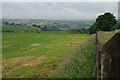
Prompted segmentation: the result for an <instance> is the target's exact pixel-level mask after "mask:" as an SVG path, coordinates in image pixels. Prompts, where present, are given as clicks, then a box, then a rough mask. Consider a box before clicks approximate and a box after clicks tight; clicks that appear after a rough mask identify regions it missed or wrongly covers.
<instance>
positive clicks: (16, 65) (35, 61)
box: [2, 32, 89, 78]
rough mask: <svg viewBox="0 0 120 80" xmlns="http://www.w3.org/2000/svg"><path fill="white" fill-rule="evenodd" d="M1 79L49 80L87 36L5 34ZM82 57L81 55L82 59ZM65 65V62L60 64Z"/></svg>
mask: <svg viewBox="0 0 120 80" xmlns="http://www.w3.org/2000/svg"><path fill="white" fill-rule="evenodd" d="M2 37H3V38H2V40H3V41H2V50H3V52H2V58H3V60H2V63H3V69H2V72H3V77H6V78H10V77H11V78H18V77H19V78H30V77H39V78H46V77H51V74H54V73H56V72H57V71H58V68H59V69H61V67H60V66H61V65H62V66H64V65H65V64H66V63H67V61H64V58H66V56H67V58H70V57H71V55H73V54H74V53H76V48H77V47H79V46H80V45H81V44H83V42H84V41H85V40H86V39H88V37H89V35H88V34H70V33H65V32H64V33H63V32H41V33H33V32H31V33H12V32H9V33H6V32H3V36H2ZM81 57H82V56H81ZM61 62H65V63H61Z"/></svg>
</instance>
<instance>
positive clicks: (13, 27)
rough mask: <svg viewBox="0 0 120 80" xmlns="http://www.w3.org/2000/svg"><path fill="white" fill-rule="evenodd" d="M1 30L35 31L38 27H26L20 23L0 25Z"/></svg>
mask: <svg viewBox="0 0 120 80" xmlns="http://www.w3.org/2000/svg"><path fill="white" fill-rule="evenodd" d="M0 27H2V31H3V32H37V31H38V29H37V28H35V27H27V26H21V25H2V26H0Z"/></svg>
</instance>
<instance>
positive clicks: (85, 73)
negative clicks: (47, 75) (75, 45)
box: [51, 38, 94, 78]
mask: <svg viewBox="0 0 120 80" xmlns="http://www.w3.org/2000/svg"><path fill="white" fill-rule="evenodd" d="M93 53H94V39H93V38H91V39H89V40H88V41H87V42H85V43H84V44H83V45H82V47H80V48H79V49H77V50H76V53H75V54H74V55H73V57H72V59H71V61H70V63H68V64H67V65H66V66H65V67H64V68H63V70H58V72H56V74H51V76H54V77H60V78H92V74H93V63H94V62H93V60H94V58H93Z"/></svg>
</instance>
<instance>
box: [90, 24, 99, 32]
mask: <svg viewBox="0 0 120 80" xmlns="http://www.w3.org/2000/svg"><path fill="white" fill-rule="evenodd" d="M97 31H98V28H97V27H96V23H94V24H93V25H92V26H91V27H90V28H89V33H90V34H95V33H96V32H97Z"/></svg>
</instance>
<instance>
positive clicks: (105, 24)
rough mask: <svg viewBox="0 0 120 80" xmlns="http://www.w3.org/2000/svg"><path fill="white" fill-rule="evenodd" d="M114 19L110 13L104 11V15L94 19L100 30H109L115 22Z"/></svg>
mask: <svg viewBox="0 0 120 80" xmlns="http://www.w3.org/2000/svg"><path fill="white" fill-rule="evenodd" d="M116 22H117V21H116V19H115V17H114V16H113V14H111V13H105V14H104V15H100V16H98V18H97V19H96V26H97V27H98V29H99V30H101V31H110V30H111V28H112V27H113V26H114V25H115V24H116Z"/></svg>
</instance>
